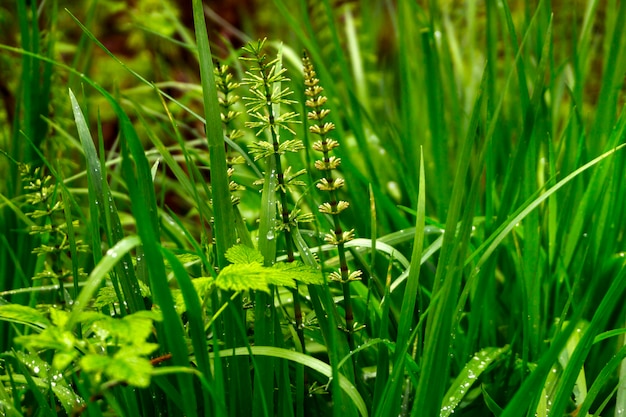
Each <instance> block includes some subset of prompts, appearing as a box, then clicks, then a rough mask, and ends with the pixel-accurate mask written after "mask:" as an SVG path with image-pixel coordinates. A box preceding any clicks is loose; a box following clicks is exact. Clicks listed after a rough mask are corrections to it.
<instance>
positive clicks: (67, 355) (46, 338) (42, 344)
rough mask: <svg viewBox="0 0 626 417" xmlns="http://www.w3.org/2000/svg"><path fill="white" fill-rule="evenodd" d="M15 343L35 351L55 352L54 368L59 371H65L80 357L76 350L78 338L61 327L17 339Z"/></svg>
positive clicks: (49, 328)
mask: <svg viewBox="0 0 626 417" xmlns="http://www.w3.org/2000/svg"><path fill="white" fill-rule="evenodd" d="M15 343H18V344H20V345H22V346H24V347H25V348H26V349H28V350H33V351H37V350H43V349H50V350H53V351H54V359H53V361H52V366H53V367H54V368H56V369H59V370H63V369H65V368H66V367H67V366H68V365H69V364H70V363H71V362H72V361H73V360H74V359H75V358H76V357H77V356H78V351H77V350H76V349H75V346H76V344H77V340H76V337H75V336H74V334H73V333H72V332H69V331H65V330H63V329H61V328H59V327H54V326H52V327H48V328H47V329H45V330H43V331H42V332H41V333H38V334H31V335H27V336H19V337H16V338H15Z"/></svg>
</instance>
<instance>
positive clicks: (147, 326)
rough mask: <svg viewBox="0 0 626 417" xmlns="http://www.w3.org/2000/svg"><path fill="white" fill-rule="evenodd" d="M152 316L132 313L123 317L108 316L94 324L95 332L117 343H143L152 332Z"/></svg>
mask: <svg viewBox="0 0 626 417" xmlns="http://www.w3.org/2000/svg"><path fill="white" fill-rule="evenodd" d="M152 329H153V325H152V320H151V318H147V317H141V316H139V315H137V314H131V315H128V316H126V317H124V318H123V319H114V318H112V317H106V318H105V319H103V320H100V321H97V322H95V323H94V324H93V330H94V332H95V333H96V334H97V335H98V336H99V337H100V338H101V339H102V340H103V341H108V340H109V339H110V341H111V342H113V343H115V344H121V345H124V344H128V345H137V344H138V343H143V342H144V341H145V340H146V338H148V336H149V335H150V334H151V333H152Z"/></svg>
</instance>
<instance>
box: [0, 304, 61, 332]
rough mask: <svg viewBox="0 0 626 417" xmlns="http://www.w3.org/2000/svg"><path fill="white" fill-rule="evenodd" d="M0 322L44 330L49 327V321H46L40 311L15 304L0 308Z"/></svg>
mask: <svg viewBox="0 0 626 417" xmlns="http://www.w3.org/2000/svg"><path fill="white" fill-rule="evenodd" d="M0 320H4V321H9V322H12V323H19V324H26V325H29V326H31V327H35V328H46V327H48V326H50V320H48V319H47V318H46V316H44V314H43V313H42V312H41V311H39V310H36V309H34V308H32V307H27V306H22V305H17V304H6V305H2V306H0Z"/></svg>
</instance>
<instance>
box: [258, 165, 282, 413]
mask: <svg viewBox="0 0 626 417" xmlns="http://www.w3.org/2000/svg"><path fill="white" fill-rule="evenodd" d="M266 162H267V167H266V172H265V180H264V181H263V190H262V194H261V212H260V213H259V214H260V219H259V231H258V249H259V252H260V253H261V255H263V264H264V265H265V266H271V265H273V264H274V263H275V261H276V241H277V238H276V237H277V235H278V231H277V230H276V187H277V184H278V180H277V177H276V159H275V158H274V155H272V156H271V157H269V158H266ZM273 295H274V290H273V289H272V294H266V293H264V292H263V291H257V292H256V293H255V294H254V298H255V309H254V312H255V317H256V320H255V323H254V328H255V332H254V333H255V338H254V339H255V344H257V345H260V346H272V345H273V344H274V342H275V340H274V338H275V336H277V335H275V329H274V318H275V314H276V308H275V307H274V302H273V298H274V297H273ZM279 334H280V333H279ZM258 363H259V366H260V368H259V369H258V374H259V378H256V379H255V384H256V385H255V387H254V394H253V395H254V397H253V403H254V404H255V406H254V410H257V412H260V411H262V410H263V408H261V407H260V404H261V403H262V402H263V401H264V400H269V404H268V405H269V407H270V408H269V409H268V410H266V411H267V412H268V413H271V414H273V401H272V400H271V399H272V398H273V395H272V392H273V391H274V385H275V384H274V370H275V367H276V365H277V363H276V360H275V359H273V358H259V359H258Z"/></svg>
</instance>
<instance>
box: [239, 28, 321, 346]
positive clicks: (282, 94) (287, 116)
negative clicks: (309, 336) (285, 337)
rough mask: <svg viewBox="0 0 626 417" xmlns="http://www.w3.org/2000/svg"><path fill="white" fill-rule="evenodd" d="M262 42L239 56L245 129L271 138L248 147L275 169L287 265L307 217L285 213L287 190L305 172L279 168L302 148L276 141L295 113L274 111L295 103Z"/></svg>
mask: <svg viewBox="0 0 626 417" xmlns="http://www.w3.org/2000/svg"><path fill="white" fill-rule="evenodd" d="M265 41H266V40H265V39H263V40H260V41H258V42H257V43H256V44H254V43H252V42H251V43H249V44H248V45H247V46H246V47H244V48H243V50H244V51H245V52H247V53H249V54H250V55H252V58H247V57H242V59H244V60H247V61H252V62H253V65H252V68H251V69H250V70H249V71H247V72H246V75H247V77H245V78H244V82H245V83H246V84H248V85H249V86H250V92H251V93H252V96H251V97H245V98H244V99H247V100H248V102H247V103H246V105H247V106H248V109H249V113H250V115H251V116H252V117H253V118H254V119H256V121H252V122H248V123H246V126H247V127H250V128H253V129H257V133H256V134H257V136H259V135H260V134H261V133H263V132H265V131H267V132H268V133H269V135H270V138H271V143H270V142H268V141H265V140H260V141H258V142H256V143H254V144H252V145H251V146H250V148H251V153H252V154H254V159H255V160H259V159H261V158H268V159H269V158H273V161H272V162H273V163H271V164H270V163H268V166H273V167H274V169H275V173H276V180H277V186H276V190H275V191H276V192H277V193H278V198H279V200H278V206H279V209H280V218H281V221H280V223H279V224H277V225H276V227H275V229H276V230H278V231H282V232H283V233H284V236H285V250H286V254H287V262H288V263H291V262H293V261H294V260H295V256H294V245H293V240H292V235H291V230H292V228H294V227H297V224H298V222H302V221H310V220H311V216H310V215H308V214H302V213H301V212H300V210H299V209H297V208H294V209H293V210H291V211H290V210H289V203H288V197H287V192H288V188H289V187H291V186H297V185H304V183H303V182H301V181H299V180H298V179H297V177H299V176H300V175H302V174H304V173H305V170H301V171H298V172H296V173H294V174H291V167H287V168H285V169H283V165H282V162H281V156H282V155H284V154H285V153H287V152H298V151H300V150H302V149H304V145H303V144H302V141H301V140H297V139H291V140H283V141H281V140H280V129H284V130H287V131H289V132H290V133H292V134H295V132H294V131H293V129H291V127H289V124H290V123H297V120H296V118H297V117H298V114H297V113H295V112H285V113H280V112H277V111H276V110H277V109H278V106H280V105H281V104H286V105H290V104H293V103H295V101H294V100H290V99H289V98H288V97H289V96H290V95H291V94H292V91H291V90H289V89H288V88H285V89H281V87H280V85H281V83H283V82H286V81H289V79H288V78H287V77H285V75H284V73H285V72H286V69H285V68H279V63H280V58H275V59H273V60H271V61H269V62H267V61H266V58H267V56H266V55H265V54H264V53H263V47H264V46H265ZM270 192H271V190H270ZM265 238H267V239H270V240H271V239H273V238H274V234H273V230H272V229H270V231H269V232H268V234H267V236H265ZM293 295H294V320H295V326H296V331H297V333H298V338H299V341H300V344H301V346H302V349H303V350H304V331H303V326H302V308H301V305H300V300H299V296H298V288H297V287H296V288H295V289H294V290H293Z"/></svg>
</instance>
